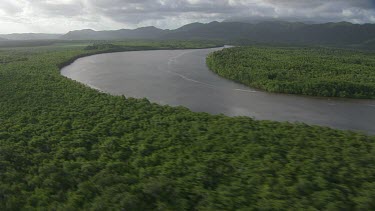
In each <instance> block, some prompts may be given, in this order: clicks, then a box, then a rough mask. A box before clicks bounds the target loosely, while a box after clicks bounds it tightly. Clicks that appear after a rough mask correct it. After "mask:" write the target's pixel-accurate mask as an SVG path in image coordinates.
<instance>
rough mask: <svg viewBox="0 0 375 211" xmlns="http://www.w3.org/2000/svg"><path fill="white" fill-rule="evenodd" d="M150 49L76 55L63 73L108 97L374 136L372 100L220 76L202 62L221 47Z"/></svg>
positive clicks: (374, 120) (374, 112)
mask: <svg viewBox="0 0 375 211" xmlns="http://www.w3.org/2000/svg"><path fill="white" fill-rule="evenodd" d="M220 49H221V48H214V49H199V50H155V51H135V52H122V53H108V54H100V55H94V56H89V57H85V58H81V59H78V60H77V61H75V62H74V63H73V64H71V65H69V66H67V67H65V68H63V69H62V70H61V73H62V75H64V76H66V77H68V78H71V79H73V80H76V81H79V82H81V83H84V84H86V85H88V86H90V87H92V88H95V89H98V90H101V91H103V92H107V93H110V94H113V95H125V96H127V97H135V98H147V99H149V100H150V101H152V102H155V103H159V104H163V105H165V104H168V105H172V106H184V107H187V108H189V109H191V110H192V111H196V112H208V113H211V114H225V115H228V116H250V117H253V118H255V119H259V120H276V121H289V122H303V123H307V124H312V125H322V126H329V127H332V128H337V129H344V130H355V131H362V132H366V133H370V134H375V100H353V99H336V98H315V97H303V96H295V95H285V94H272V93H267V92H263V91H259V90H255V89H251V88H248V87H246V86H244V85H241V84H237V83H234V82H232V81H229V80H226V79H223V78H221V77H219V76H217V75H216V74H215V73H213V72H211V71H210V70H209V69H208V68H207V67H206V64H205V58H206V56H207V54H208V53H210V52H213V51H217V50H220Z"/></svg>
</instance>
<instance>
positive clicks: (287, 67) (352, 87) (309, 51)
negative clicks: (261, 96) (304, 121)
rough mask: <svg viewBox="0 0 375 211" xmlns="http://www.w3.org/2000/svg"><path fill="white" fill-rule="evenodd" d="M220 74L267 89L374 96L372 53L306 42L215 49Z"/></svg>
mask: <svg viewBox="0 0 375 211" xmlns="http://www.w3.org/2000/svg"><path fill="white" fill-rule="evenodd" d="M207 64H208V66H209V67H210V68H211V69H212V70H213V71H214V72H216V73H218V74H219V75H221V76H223V77H225V78H229V79H232V80H235V81H237V82H240V83H243V84H245V85H248V86H250V87H254V88H259V89H263V90H266V91H269V92H281V93H290V94H302V95H312V96H324V97H349V98H372V99H373V98H375V54H374V53H371V52H361V51H353V50H340V49H333V48H311V47H254V46H252V47H237V48H230V49H224V50H222V51H218V52H214V53H212V54H210V55H209V57H208V58H207Z"/></svg>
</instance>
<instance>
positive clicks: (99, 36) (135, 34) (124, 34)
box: [61, 26, 169, 40]
mask: <svg viewBox="0 0 375 211" xmlns="http://www.w3.org/2000/svg"><path fill="white" fill-rule="evenodd" d="M168 31H169V30H162V29H158V28H156V27H153V26H150V27H143V28H138V29H134V30H131V29H120V30H115V31H94V30H91V29H84V30H78V31H71V32H69V33H67V34H65V35H64V36H62V37H61V39H65V40H121V39H156V38H159V37H161V36H163V35H166V34H167V33H168Z"/></svg>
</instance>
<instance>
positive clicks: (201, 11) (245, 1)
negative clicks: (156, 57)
mask: <svg viewBox="0 0 375 211" xmlns="http://www.w3.org/2000/svg"><path fill="white" fill-rule="evenodd" d="M15 2H16V3H15ZM17 2H18V3H17ZM25 5H26V6H25ZM25 8H26V9H25ZM0 10H3V11H4V12H5V13H6V14H8V15H9V17H10V16H12V15H14V14H19V13H22V12H23V11H31V14H28V15H29V16H32V17H31V18H34V19H37V18H39V19H54V18H60V19H63V20H64V21H67V22H72V23H73V22H80V23H87V24H86V25H87V26H93V25H95V22H97V26H98V27H97V28H96V29H99V30H100V29H101V28H102V26H103V24H104V22H102V21H103V20H111V21H113V22H115V23H118V26H120V25H121V26H124V27H137V26H144V25H148V24H155V25H156V26H162V27H167V28H171V27H172V28H173V27H177V26H179V25H182V24H184V23H188V22H195V21H201V22H209V21H214V20H224V19H230V18H233V17H252V18H257V17H258V18H259V17H263V18H267V17H269V18H280V19H286V20H302V21H314V22H325V21H352V22H358V23H364V22H375V1H374V0H0ZM23 18H26V19H27V18H28V17H23ZM107 23H108V22H107Z"/></svg>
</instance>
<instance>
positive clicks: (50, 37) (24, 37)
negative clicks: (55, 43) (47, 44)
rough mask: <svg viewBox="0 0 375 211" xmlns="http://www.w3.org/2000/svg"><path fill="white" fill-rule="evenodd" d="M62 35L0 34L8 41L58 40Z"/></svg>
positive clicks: (0, 36)
mask: <svg viewBox="0 0 375 211" xmlns="http://www.w3.org/2000/svg"><path fill="white" fill-rule="evenodd" d="M60 37H61V34H43V33H18V34H0V38H5V39H8V40H57V39H60Z"/></svg>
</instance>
